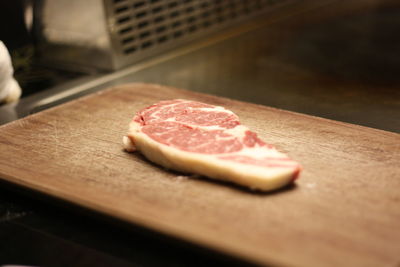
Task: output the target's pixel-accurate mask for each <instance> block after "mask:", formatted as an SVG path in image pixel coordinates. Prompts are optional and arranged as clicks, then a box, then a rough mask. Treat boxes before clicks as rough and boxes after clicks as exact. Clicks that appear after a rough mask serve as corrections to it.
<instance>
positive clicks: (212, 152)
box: [123, 99, 301, 191]
mask: <svg viewBox="0 0 400 267" xmlns="http://www.w3.org/2000/svg"><path fill="white" fill-rule="evenodd" d="M123 143H124V147H125V150H127V151H129V152H133V151H136V150H138V151H140V152H141V153H142V154H143V155H144V156H145V157H146V158H148V159H149V160H150V161H152V162H154V163H157V164H159V165H161V166H164V167H166V168H168V169H173V170H177V171H183V172H186V173H194V174H200V175H205V176H207V177H209V178H213V179H219V180H223V181H229V182H233V183H235V184H239V185H242V186H245V187H248V188H250V189H255V190H261V191H269V190H274V189H277V188H280V187H282V186H284V185H287V184H289V183H291V182H293V181H294V180H295V179H296V178H297V177H298V175H299V173H300V171H301V166H300V165H299V164H298V163H297V162H296V161H294V160H291V159H290V158H289V157H288V156H287V155H285V154H283V153H281V152H279V151H277V150H276V149H275V148H274V147H273V146H272V145H270V144H267V143H265V142H263V141H262V140H261V139H260V138H258V136H257V134H256V133H255V132H252V131H250V130H249V129H248V128H247V127H246V126H244V125H242V124H240V121H239V118H238V116H237V115H235V114H234V113H233V112H232V111H230V110H227V109H225V108H223V107H220V106H213V105H209V104H205V103H200V102H195V101H190V100H183V99H174V100H166V101H161V102H158V103H156V104H154V105H151V106H149V107H147V108H145V109H143V110H141V111H139V112H138V113H137V114H136V115H135V116H134V118H133V120H132V121H131V123H130V125H129V131H128V134H127V135H126V136H124V138H123Z"/></svg>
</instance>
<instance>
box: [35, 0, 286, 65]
mask: <svg viewBox="0 0 400 267" xmlns="http://www.w3.org/2000/svg"><path fill="white" fill-rule="evenodd" d="M290 2H293V0H252V1H242V0H229V1H226V0H225V1H221V0H201V1H193V0H168V1H160V0H87V1H80V0H57V1H54V0H53V1H49V0H40V1H38V2H37V3H36V4H35V5H34V6H35V14H36V15H35V18H36V21H35V23H34V25H35V34H36V36H37V37H38V40H37V41H38V46H39V49H40V51H41V59H42V60H43V61H44V62H46V63H48V64H51V65H57V67H61V66H62V67H64V68H68V69H73V70H75V69H76V68H78V69H82V70H88V69H89V70H90V69H93V68H94V69H102V70H117V69H121V68H123V67H126V66H128V65H131V64H132V63H135V62H137V61H139V60H141V59H144V58H148V57H149V56H154V55H156V54H160V53H162V52H165V51H166V50H168V49H171V48H174V47H178V46H180V45H182V44H184V43H187V42H188V41H192V40H195V39H199V38H202V37H204V36H206V35H209V34H210V33H213V32H216V31H219V30H221V29H223V28H227V27H229V26H233V25H237V24H238V23H240V22H242V21H244V20H246V19H247V20H248V19H249V18H254V17H255V16H258V15H260V14H265V13H267V12H271V11H272V10H274V9H276V8H278V7H280V6H282V5H287V4H289V3H290Z"/></svg>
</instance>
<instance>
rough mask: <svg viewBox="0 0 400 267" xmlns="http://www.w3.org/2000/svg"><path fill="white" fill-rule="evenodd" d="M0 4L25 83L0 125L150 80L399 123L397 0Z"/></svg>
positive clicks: (339, 116) (387, 125) (381, 123)
mask: <svg viewBox="0 0 400 267" xmlns="http://www.w3.org/2000/svg"><path fill="white" fill-rule="evenodd" d="M0 5H1V6H0V10H1V18H0V19H1V20H2V21H1V22H2V23H1V26H0V27H1V30H0V33H1V35H0V37H1V39H2V40H3V42H4V43H5V44H6V46H7V47H8V49H9V50H10V53H11V55H12V60H13V65H14V69H15V77H16V79H17V80H18V82H19V83H20V85H21V87H22V88H23V94H22V99H23V100H22V101H21V102H20V103H18V105H17V106H15V105H14V107H13V111H11V110H10V109H11V108H6V107H3V112H2V114H3V116H2V117H1V121H2V123H5V122H7V121H10V120H13V119H15V118H19V117H23V116H26V115H27V114H29V113H32V112H36V111H38V110H42V109H44V108H47V107H49V106H52V105H57V104H59V103H62V102H64V101H67V100H70V99H73V98H76V97H78V96H80V95H83V94H87V93H90V92H93V91H97V90H101V89H104V88H106V87H109V86H112V85H115V84H121V83H128V82H152V83H161V84H166V85H170V86H176V87H181V88H186V89H189V90H194V91H200V92H205V93H211V94H215V95H220V96H225V97H230V98H235V99H239V100H243V101H250V102H255V103H259V104H264V105H269V106H273V107H277V108H283V109H288V110H292V111H296V112H301V113H307V114H312V115H316V116H322V117H325V118H330V119H334V120H340V121H345V122H350V123H356V124H360V125H365V126H369V127H374V128H380V129H385V130H389V131H399V129H400V128H399V127H400V126H399V120H398V113H397V112H398V110H399V98H400V97H399V90H398V87H399V84H400V83H399V80H400V78H399V77H400V75H399V69H400V68H399V66H400V52H399V47H400V37H399V34H398V32H399V29H400V16H399V12H400V11H399V2H398V1H389V0H368V1H367V0H357V1H355V0H353V1H345V2H343V1H334V0H323V1H304V0H303V1H301V0H298V1H295V0H253V1H250V0H248V1H237V0H203V1H192V0H176V1H172V0H170V1H160V0H148V1H139V0H108V1H106V0H90V1H78V0H73V1H67V0H57V1H46V0H37V1H31V0H30V1H29V0H25V1H22V0H19V1H2V2H1V4H0ZM11 113H12V114H13V115H12V116H9V117H7V116H6V115H4V114H11Z"/></svg>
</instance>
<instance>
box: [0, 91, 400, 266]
mask: <svg viewBox="0 0 400 267" xmlns="http://www.w3.org/2000/svg"><path fill="white" fill-rule="evenodd" d="M171 98H186V99H192V100H198V101H202V102H206V103H210V104H214V105H222V106H225V107H227V108H229V109H231V110H232V111H234V112H235V113H236V114H238V115H239V116H240V118H241V121H242V123H243V124H245V125H247V126H249V127H250V128H251V129H253V130H255V131H257V132H258V133H259V135H260V136H261V137H262V138H263V139H264V140H265V141H267V142H270V143H273V144H275V145H276V146H277V148H278V149H280V150H281V151H284V152H286V153H288V154H289V155H290V156H291V157H292V158H294V159H296V160H298V161H300V162H301V163H302V165H303V166H304V171H303V173H302V174H301V176H300V179H299V180H298V181H297V183H296V186H293V187H290V188H287V189H285V190H281V191H278V192H275V193H268V194H260V193H253V192H250V191H246V190H242V189H241V188H238V187H235V186H231V185H229V184H224V183H217V182H213V181H211V180H208V179H205V178H198V177H197V178H196V177H188V176H185V175H183V174H179V173H174V172H169V171H166V170H164V169H162V168H159V167H158V166H155V165H153V164H151V163H149V162H148V161H146V160H145V159H144V158H143V157H142V156H140V155H139V154H137V153H133V154H128V153H125V152H124V151H123V150H122V146H121V138H122V136H123V135H124V133H125V131H126V128H127V125H128V122H129V121H130V119H131V117H132V116H133V114H134V113H135V112H136V111H137V110H139V109H141V108H143V107H146V106H148V105H150V104H152V103H154V102H157V101H160V100H165V99H171ZM399 163H400V135H398V134H395V133H390V132H385V131H380V130H375V129H371V128H366V127H359V126H355V125H350V124H345V123H340V122H335V121H330V120H325V119H321V118H317V117H311V116H306V115H302V114H297V113H291V112H287V111H282V110H277V109H273V108H268V107H264V106H260V105H254V104H249V103H243V102H238V101H233V100H229V99H225V98H219V97H215V96H210V95H205V94H199V93H194V92H189V91H185V90H178V89H174V88H167V87H162V86H156V85H146V84H130V85H123V86H118V87H115V88H112V89H110V90H106V91H103V92H99V93H97V94H94V95H90V96H88V97H84V98H81V99H78V100H75V101H72V102H70V103H67V104H64V105H61V106H58V107H56V108H52V109H49V110H46V111H44V112H41V113H38V114H35V115H32V116H29V117H27V118H24V119H21V120H19V121H15V122H12V123H10V124H7V125H4V126H2V127H1V128H0V179H4V180H7V181H9V182H12V183H15V184H18V185H21V186H24V187H28V188H31V189H34V190H37V191H40V192H43V193H45V194H48V195H52V196H56V197H58V198H61V199H64V200H67V201H70V202H73V203H75V204H78V205H82V206H84V207H87V208H90V209H94V210H96V211H99V212H101V213H104V214H106V215H110V216H114V217H117V218H119V219H122V220H125V221H127V222H133V223H135V224H139V225H142V226H144V227H148V228H150V229H153V230H156V231H159V232H160V233H164V234H168V235H173V236H175V237H178V238H181V239H184V240H187V241H190V242H194V243H197V244H200V245H202V246H206V247H209V248H212V249H215V250H217V251H221V252H224V253H229V254H234V255H236V256H239V257H243V258H244V259H247V260H249V261H252V262H256V263H261V264H273V265H275V264H276V265H278V266H281V265H283V266H286V265H288V266H363V267H366V266H394V267H396V266H399V264H400V193H399V192H400V190H399V188H400V167H399V166H400V164H399ZM155 253H156V252H155Z"/></svg>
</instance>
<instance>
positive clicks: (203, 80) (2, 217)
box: [0, 1, 400, 266]
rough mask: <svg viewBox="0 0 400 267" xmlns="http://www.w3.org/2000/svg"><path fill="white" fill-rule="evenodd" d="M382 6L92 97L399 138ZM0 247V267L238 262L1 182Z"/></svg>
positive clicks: (396, 84) (328, 17) (220, 51)
mask: <svg viewBox="0 0 400 267" xmlns="http://www.w3.org/2000/svg"><path fill="white" fill-rule="evenodd" d="M359 2H362V1H359ZM366 2H368V1H366ZM384 2H385V1H376V2H375V4H373V5H366V7H361V8H350V7H349V8H346V4H345V3H344V2H342V1H338V2H337V3H336V4H333V5H332V6H330V7H326V8H322V9H321V10H319V11H318V12H311V13H310V12H309V13H303V14H297V15H294V16H290V17H288V18H287V19H285V20H281V21H278V22H275V23H272V22H266V23H264V24H262V23H261V24H260V26H259V27H258V28H256V29H254V30H252V31H249V32H245V33H242V34H240V35H237V36H234V37H232V38H228V39H226V40H223V41H220V42H217V43H212V44H211V43H210V45H209V46H205V47H203V48H201V49H198V50H195V51H192V52H190V53H187V54H183V55H180V56H177V57H174V58H171V59H168V60H165V61H163V62H160V63H159V64H155V65H152V66H150V67H148V68H143V69H141V70H138V71H136V72H135V73H133V74H129V75H126V76H120V77H119V78H118V79H115V80H112V81H108V82H105V83H103V84H101V85H100V86H98V87H97V88H94V89H93V90H92V91H95V90H98V89H101V88H106V87H109V86H112V85H115V84H122V83H128V82H152V83H160V84H165V85H170V86H175V87H180V88H186V89H189V90H194V91H199V92H205V93H210V94H215V95H219V96H225V97H229V98H234V99H239V100H243V101H249V102H253V103H259V104H263V105H268V106H273V107H277V108H282V109H287V110H291V111H295V112H301V113H306V114H311V115H315V116H321V117H325V118H329V119H334V120H339V121H344V122H349V123H355V124H359V125H363V126H367V127H373V128H378V129H382V130H387V131H393V132H400V75H399V74H400V50H399V47H400V35H399V34H398V32H400V6H399V5H398V4H397V3H395V1H391V2H392V3H391V4H388V5H386V4H383V3H384ZM361 6H362V5H361ZM0 240H1V242H0V266H1V264H26V265H37V266H92V265H96V266H159V265H167V266H181V265H183V266H185V265H202V266H203V265H206V264H219V265H229V266H231V265H232V264H234V263H235V264H237V265H243V264H244V263H243V262H241V261H239V260H237V259H233V258H229V257H227V256H222V255H218V254H215V253H212V252H211V251H207V250H206V249H201V248H198V247H196V246H195V245H191V244H187V243H184V242H180V241H178V240H173V239H172V238H167V237H163V236H159V235H157V234H156V233H153V232H151V231H148V230H145V229H142V228H140V227H137V226H132V225H124V223H123V222H118V221H114V220H113V219H110V218H104V217H102V216H100V215H98V214H93V213H92V212H90V211H85V210H80V209H79V208H78V207H74V206H71V205H69V204H68V203H60V202H58V201H56V200H53V199H48V198H46V197H43V196H37V195H35V194H34V193H32V192H28V191H26V190H23V189H20V188H16V187H14V186H11V185H7V184H1V186H0Z"/></svg>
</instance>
